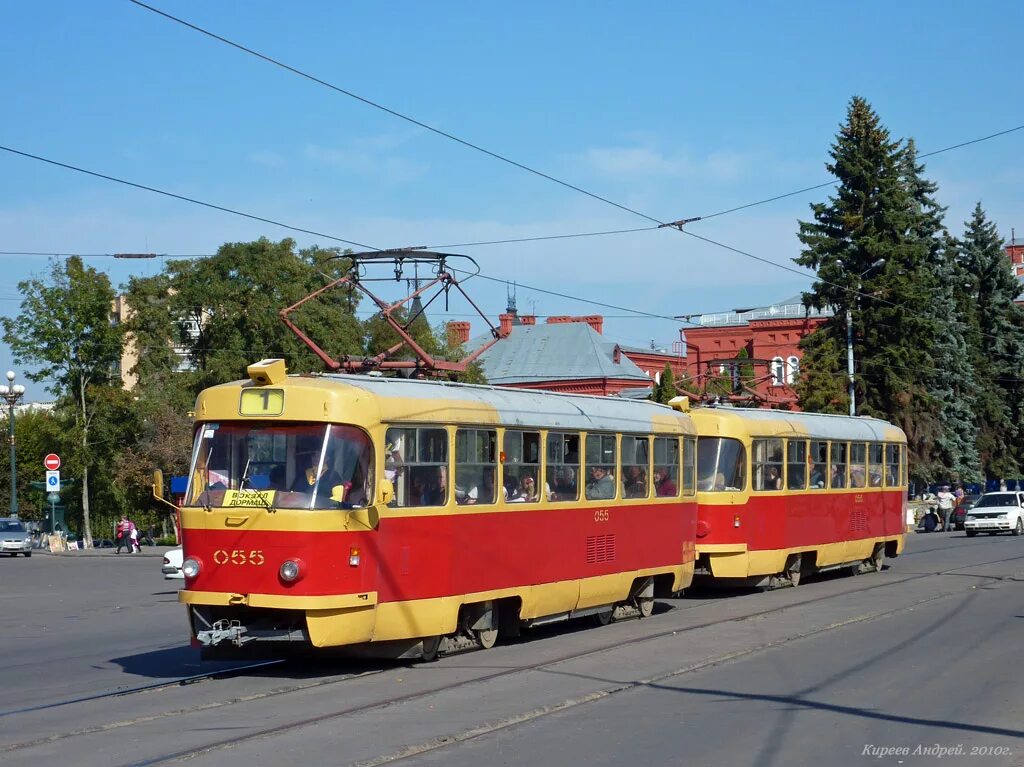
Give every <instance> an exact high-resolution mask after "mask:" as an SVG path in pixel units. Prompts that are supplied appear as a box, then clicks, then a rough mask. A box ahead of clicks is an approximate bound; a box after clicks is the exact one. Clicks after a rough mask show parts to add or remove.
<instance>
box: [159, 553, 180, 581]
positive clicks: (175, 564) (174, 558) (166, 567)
mask: <svg viewBox="0 0 1024 767" xmlns="http://www.w3.org/2000/svg"><path fill="white" fill-rule="evenodd" d="M184 556H185V553H184V552H183V551H182V548H181V546H179V547H178V548H176V549H171V550H170V551H168V552H167V553H166V554H164V564H163V567H161V568H160V572H162V573H163V574H164V579H165V580H168V581H176V580H182V581H183V580H185V574H184V573H182V572H181V562H182V559H183V558H184Z"/></svg>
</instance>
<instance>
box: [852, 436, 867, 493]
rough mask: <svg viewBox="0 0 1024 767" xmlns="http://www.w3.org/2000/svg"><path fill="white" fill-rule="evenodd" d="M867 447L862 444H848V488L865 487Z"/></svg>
mask: <svg viewBox="0 0 1024 767" xmlns="http://www.w3.org/2000/svg"><path fill="white" fill-rule="evenodd" d="M867 460H868V446H867V445H865V444H864V443H863V442H851V443H850V487H867V473H866V472H867V468H866V464H867Z"/></svg>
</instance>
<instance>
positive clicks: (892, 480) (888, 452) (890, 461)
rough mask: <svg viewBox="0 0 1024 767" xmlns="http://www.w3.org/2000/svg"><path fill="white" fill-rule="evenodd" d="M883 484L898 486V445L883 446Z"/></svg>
mask: <svg viewBox="0 0 1024 767" xmlns="http://www.w3.org/2000/svg"><path fill="white" fill-rule="evenodd" d="M885 486H886V487H899V486H900V446H899V445H886V446H885Z"/></svg>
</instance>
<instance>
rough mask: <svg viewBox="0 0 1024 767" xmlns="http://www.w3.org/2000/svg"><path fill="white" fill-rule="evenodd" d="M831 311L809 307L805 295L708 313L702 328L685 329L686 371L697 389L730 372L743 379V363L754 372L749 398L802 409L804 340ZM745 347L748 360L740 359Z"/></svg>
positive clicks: (699, 320)
mask: <svg viewBox="0 0 1024 767" xmlns="http://www.w3.org/2000/svg"><path fill="white" fill-rule="evenodd" d="M831 314H832V312H831V310H825V311H816V310H810V311H809V312H808V310H807V309H805V308H804V306H803V304H802V302H801V300H800V296H794V297H793V298H790V299H788V300H786V301H780V302H779V303H777V304H772V305H770V306H762V307H758V308H756V309H745V310H740V311H735V312H722V313H718V314H704V315H701V316H700V317H698V318H697V319H696V320H695V323H696V324H697V325H698V327H693V328H687V329H686V330H685V342H686V348H687V355H686V373H687V375H688V376H689V377H690V379H691V380H692V382H693V386H694V388H695V389H696V390H697V391H696V392H694V393H699V392H700V391H702V390H703V387H704V385H705V384H706V382H707V379H708V378H709V377H710V376H721V375H729V376H731V377H732V378H733V379H734V380H736V381H737V383H738V378H739V376H740V375H741V369H740V368H741V365H742V366H749V367H750V368H752V370H753V374H754V377H753V381H751V382H749V383H748V384H747V386H748V390H747V391H746V392H743V393H742V394H741V396H742V397H744V398H756V399H757V400H759V401H760V402H762V403H764V404H767V405H786V406H789V407H794V408H795V407H796V401H797V397H796V392H795V391H794V389H793V384H794V382H795V381H796V380H797V377H798V376H799V374H800V357H801V356H802V352H801V351H800V348H799V346H798V345H799V343H800V340H801V339H802V338H803V337H804V336H806V335H808V334H810V333H811V332H813V331H814V330H815V329H816V328H817V327H818V326H819V325H821V324H822V323H823V322H824V321H825V319H826V318H827V317H830V316H831ZM740 350H745V351H746V357H747V359H746V361H745V362H743V361H741V362H737V361H736V360H737V355H739V354H740Z"/></svg>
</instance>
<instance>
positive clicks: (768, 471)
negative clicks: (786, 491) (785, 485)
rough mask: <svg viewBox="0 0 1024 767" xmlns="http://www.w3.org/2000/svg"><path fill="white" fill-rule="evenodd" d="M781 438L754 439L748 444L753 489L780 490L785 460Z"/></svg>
mask: <svg viewBox="0 0 1024 767" xmlns="http://www.w3.org/2000/svg"><path fill="white" fill-rule="evenodd" d="M783 444H784V443H783V441H782V440H781V439H755V440H753V442H752V443H751V445H750V452H751V455H752V457H751V469H752V470H753V482H754V489H755V490H781V489H782V464H783V461H784V460H785V459H784V458H783V456H784V455H785V453H784V450H783Z"/></svg>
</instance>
